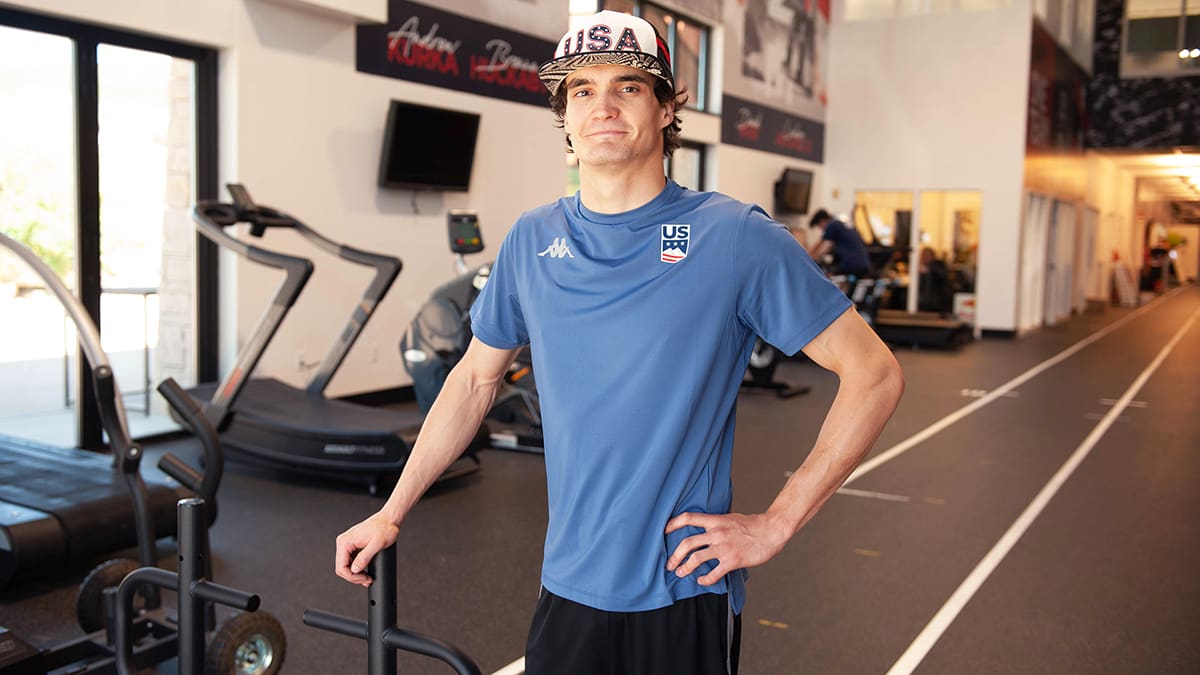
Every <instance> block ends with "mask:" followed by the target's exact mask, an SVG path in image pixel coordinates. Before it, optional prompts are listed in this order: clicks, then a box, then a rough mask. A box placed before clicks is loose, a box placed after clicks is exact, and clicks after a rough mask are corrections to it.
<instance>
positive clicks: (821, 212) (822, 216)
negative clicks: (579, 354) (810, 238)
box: [808, 209, 833, 227]
mask: <svg viewBox="0 0 1200 675" xmlns="http://www.w3.org/2000/svg"><path fill="white" fill-rule="evenodd" d="M826 220H833V217H832V216H830V215H829V212H828V211H826V210H825V209H817V212H816V213H814V214H813V216H812V219H811V220H809V221H808V226H809V227H816V226H817V225H819V224H820V223H822V222H824V221H826Z"/></svg>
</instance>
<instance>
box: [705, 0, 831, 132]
mask: <svg viewBox="0 0 1200 675" xmlns="http://www.w3.org/2000/svg"><path fill="white" fill-rule="evenodd" d="M725 28H726V36H727V37H726V45H727V48H726V50H725V93H727V94H732V95H734V96H737V97H739V98H743V99H749V100H751V101H758V102H760V103H763V104H765V105H769V106H773V107H776V108H780V109H782V110H788V111H792V112H794V113H795V114H797V115H800V116H801V117H807V118H809V119H812V120H818V121H819V120H824V118H825V102H826V100H825V81H826V73H827V72H828V69H827V65H826V61H827V54H828V51H827V47H828V45H829V37H828V36H829V0H726V2H725Z"/></svg>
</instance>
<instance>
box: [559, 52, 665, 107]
mask: <svg viewBox="0 0 1200 675" xmlns="http://www.w3.org/2000/svg"><path fill="white" fill-rule="evenodd" d="M605 65H612V66H629V67H630V68H637V69H639V70H644V71H646V72H647V73H650V74H651V75H654V76H656V77H659V78H662V79H663V80H666V82H667V83H668V84H670V85H671V86H672V87H674V86H675V80H674V79H672V76H671V69H670V68H667V67H665V66H664V65H663V63H662V61H660V60H658V59H657V58H655V57H653V56H650V55H649V54H641V53H635V52H588V53H586V54H574V55H572V56H564V57H562V58H557V59H554V60H552V61H547V62H545V63H543V64H542V65H541V66H539V67H538V77H540V78H542V82H543V83H544V84H545V85H546V88H547V89H549V90H550V95H551V96H553V95H555V94H556V93H558V87H559V85H561V84H562V81H563V80H564V79H565V78H566V77H567V75H570V74H571V73H573V72H575V71H576V70H579V69H580V68H587V67H588V66H605Z"/></svg>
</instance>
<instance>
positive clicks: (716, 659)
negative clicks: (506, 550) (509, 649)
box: [525, 588, 742, 675]
mask: <svg viewBox="0 0 1200 675" xmlns="http://www.w3.org/2000/svg"><path fill="white" fill-rule="evenodd" d="M741 632H742V617H741V615H740V614H733V612H732V610H731V608H730V605H729V596H728V595H725V594H720V595H718V594H715V593H702V594H700V595H698V596H696V597H694V598H687V599H685V600H680V601H679V602H676V603H675V604H673V605H671V606H669V607H663V608H662V609H652V610H649V611H645V612H606V611H603V610H599V609H593V608H591V607H588V606H586V605H581V604H579V603H577V602H572V601H570V600H567V599H566V598H561V597H559V596H557V595H554V594H553V593H551V592H550V591H547V590H546V589H544V588H543V589H542V594H541V597H539V598H538V603H537V607H536V609H534V612H533V624H532V625H531V626H530V627H529V641H528V642H527V643H526V645H525V674H526V675H737V666H738V648H739V645H740V642H741V637H742V636H741Z"/></svg>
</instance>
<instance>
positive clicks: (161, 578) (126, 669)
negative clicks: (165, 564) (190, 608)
mask: <svg viewBox="0 0 1200 675" xmlns="http://www.w3.org/2000/svg"><path fill="white" fill-rule="evenodd" d="M181 541H182V540H181ZM178 579H179V576H178V575H177V574H175V573H174V572H168V571H166V570H164V569H160V568H158V567H141V568H138V569H136V570H134V571H132V572H130V573H129V575H128V576H126V577H125V578H124V579H123V580H122V581H121V585H120V586H118V587H117V618H116V621H115V626H114V628H116V630H115V635H114V636H113V640H112V642H113V649H114V651H116V653H117V672H119V673H121V675H132V674H133V673H134V672H136V670H137V667H136V665H135V664H134V662H133V642H134V639H133V636H132V635H131V633H132V630H133V595H134V593H136V592H137V590H138V586H146V585H149V586H158V587H160V588H174V587H175V586H176V584H177V582H178Z"/></svg>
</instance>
